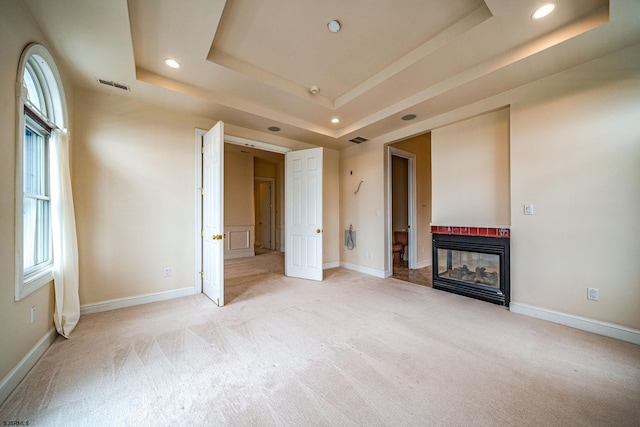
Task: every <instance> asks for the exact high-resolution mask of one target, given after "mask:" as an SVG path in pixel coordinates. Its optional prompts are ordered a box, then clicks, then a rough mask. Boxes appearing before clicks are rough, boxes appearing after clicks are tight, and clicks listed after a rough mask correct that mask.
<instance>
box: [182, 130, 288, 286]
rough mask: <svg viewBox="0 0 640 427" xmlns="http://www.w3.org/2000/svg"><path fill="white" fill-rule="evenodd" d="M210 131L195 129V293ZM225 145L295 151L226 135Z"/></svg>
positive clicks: (274, 150)
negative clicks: (205, 140)
mask: <svg viewBox="0 0 640 427" xmlns="http://www.w3.org/2000/svg"><path fill="white" fill-rule="evenodd" d="M207 132H208V129H200V128H196V129H195V138H194V150H193V152H194V163H195V174H194V175H195V185H194V191H193V193H194V204H195V220H194V233H193V235H194V245H195V260H194V281H195V285H194V286H195V292H196V293H202V277H201V276H200V273H201V272H202V154H203V153H202V148H203V141H202V138H203V137H204V134H205V133H207ZM224 143H225V144H235V145H242V146H245V147H251V148H256V149H258V150H264V151H271V152H274V153H280V154H285V153H288V152H289V151H293V150H292V149H291V148H288V147H282V146H280V145H274V144H269V143H267V142H261V141H254V140H252V139H247V138H242V137H239V136H234V135H227V134H225V135H224ZM222 185H224V177H222Z"/></svg>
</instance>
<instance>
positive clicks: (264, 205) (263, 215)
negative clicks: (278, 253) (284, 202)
mask: <svg viewBox="0 0 640 427" xmlns="http://www.w3.org/2000/svg"><path fill="white" fill-rule="evenodd" d="M258 188H259V200H260V221H259V223H258V225H259V227H260V247H262V248H265V249H273V248H272V247H271V182H270V181H263V182H260V184H259V187H258Z"/></svg>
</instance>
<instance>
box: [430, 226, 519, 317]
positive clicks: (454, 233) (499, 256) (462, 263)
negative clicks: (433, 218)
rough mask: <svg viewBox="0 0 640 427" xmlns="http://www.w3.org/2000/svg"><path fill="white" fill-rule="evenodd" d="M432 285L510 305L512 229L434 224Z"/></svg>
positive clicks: (436, 287)
mask: <svg viewBox="0 0 640 427" xmlns="http://www.w3.org/2000/svg"><path fill="white" fill-rule="evenodd" d="M432 233H433V287H434V289H440V290H443V291H448V292H453V293H456V294H459V295H465V296H468V297H471V298H476V299H480V300H483V301H488V302H491V303H494V304H500V305H504V306H507V307H508V306H509V295H510V293H509V230H508V229H505V228H476V227H438V226H433V227H432Z"/></svg>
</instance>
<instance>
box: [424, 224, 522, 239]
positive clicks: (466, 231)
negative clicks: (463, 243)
mask: <svg viewBox="0 0 640 427" xmlns="http://www.w3.org/2000/svg"><path fill="white" fill-rule="evenodd" d="M431 234H450V235H454V236H487V237H504V238H507V239H508V238H510V237H511V231H510V230H509V229H508V228H505V227H469V226H456V225H432V226H431Z"/></svg>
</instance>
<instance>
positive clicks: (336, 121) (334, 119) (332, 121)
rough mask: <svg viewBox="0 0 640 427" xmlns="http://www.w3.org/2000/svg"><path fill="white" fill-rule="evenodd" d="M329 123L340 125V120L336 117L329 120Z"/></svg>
mask: <svg viewBox="0 0 640 427" xmlns="http://www.w3.org/2000/svg"><path fill="white" fill-rule="evenodd" d="M331 123H333V124H337V123H340V119H339V118H337V117H334V118H333V119H331Z"/></svg>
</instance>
